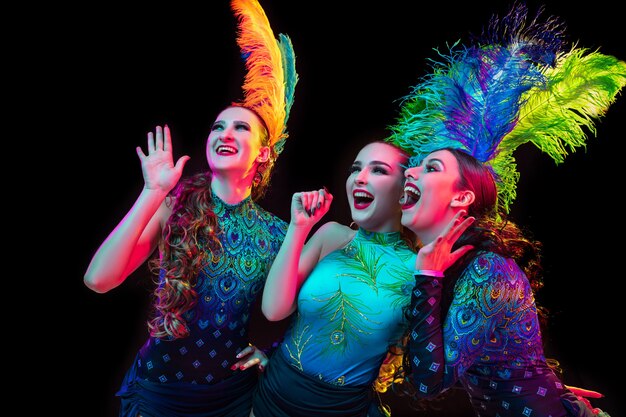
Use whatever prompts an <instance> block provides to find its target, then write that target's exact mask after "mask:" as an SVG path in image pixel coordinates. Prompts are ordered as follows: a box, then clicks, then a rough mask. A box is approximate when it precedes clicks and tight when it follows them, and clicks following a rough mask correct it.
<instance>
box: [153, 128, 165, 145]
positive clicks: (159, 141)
mask: <svg viewBox="0 0 626 417" xmlns="http://www.w3.org/2000/svg"><path fill="white" fill-rule="evenodd" d="M154 147H155V149H156V150H157V151H160V150H162V149H163V128H162V127H161V126H157V127H156V142H155V144H154Z"/></svg>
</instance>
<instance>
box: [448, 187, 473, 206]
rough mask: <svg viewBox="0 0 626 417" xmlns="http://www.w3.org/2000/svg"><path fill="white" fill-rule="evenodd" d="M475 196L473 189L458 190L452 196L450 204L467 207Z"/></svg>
mask: <svg viewBox="0 0 626 417" xmlns="http://www.w3.org/2000/svg"><path fill="white" fill-rule="evenodd" d="M475 198H476V196H475V195H474V192H473V191H470V190H464V191H459V192H457V193H456V195H455V196H454V197H453V198H452V201H451V202H450V206H452V207H463V208H467V207H469V206H471V205H472V203H473V202H474V199H475Z"/></svg>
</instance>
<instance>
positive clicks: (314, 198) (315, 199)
mask: <svg viewBox="0 0 626 417" xmlns="http://www.w3.org/2000/svg"><path fill="white" fill-rule="evenodd" d="M310 203H311V214H315V211H316V210H317V209H319V208H320V206H321V204H320V193H319V191H312V192H311V202H310Z"/></svg>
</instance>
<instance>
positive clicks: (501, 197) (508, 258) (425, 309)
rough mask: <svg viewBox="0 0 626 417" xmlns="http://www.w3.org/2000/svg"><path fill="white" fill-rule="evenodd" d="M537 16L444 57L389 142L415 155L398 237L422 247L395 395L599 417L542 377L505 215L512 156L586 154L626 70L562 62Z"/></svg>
mask: <svg viewBox="0 0 626 417" xmlns="http://www.w3.org/2000/svg"><path fill="white" fill-rule="evenodd" d="M541 13H542V10H540V11H539V13H538V14H537V16H536V17H535V18H534V19H532V20H530V21H529V20H528V19H527V8H526V7H525V5H523V4H515V5H514V6H513V8H512V9H511V11H510V12H509V13H508V14H507V15H506V16H505V17H504V18H502V19H498V18H493V19H492V21H491V22H490V25H489V27H488V30H486V31H485V32H484V33H483V37H481V38H480V39H478V40H476V41H475V42H474V43H473V44H472V45H469V46H463V45H459V44H456V45H454V46H453V47H452V48H451V51H450V53H449V54H445V55H444V54H441V57H442V58H443V59H442V62H439V63H435V64H434V65H433V71H432V72H431V73H430V74H429V75H428V76H426V77H424V78H423V79H422V80H421V82H420V83H419V84H418V85H416V86H415V87H414V88H413V90H412V92H411V94H410V95H409V96H407V97H405V99H404V101H403V105H402V109H401V112H400V117H399V118H398V121H397V123H396V124H395V125H394V126H392V128H391V130H392V135H391V137H390V138H389V140H390V141H392V142H393V143H395V144H397V145H399V146H401V147H403V148H404V149H406V150H407V151H408V152H409V153H410V154H411V155H412V160H411V163H410V167H409V168H408V169H407V170H406V173H405V177H406V184H405V195H404V201H403V215H402V224H403V225H404V226H406V227H408V228H409V229H411V230H412V231H413V232H415V233H416V235H417V237H418V239H419V240H420V243H421V248H420V251H419V253H418V257H417V261H416V272H415V279H416V287H415V289H414V292H413V297H412V302H411V306H410V308H409V309H408V310H407V316H408V317H409V319H410V320H411V329H410V332H409V337H408V341H409V342H408V354H407V355H406V360H405V362H404V364H403V368H402V370H401V372H400V373H399V374H398V375H399V377H400V380H404V382H405V384H403V385H401V387H403V390H404V391H410V392H411V393H412V394H413V395H415V396H416V397H418V398H432V397H435V396H437V395H438V394H440V393H441V392H443V391H446V390H447V389H449V388H450V387H452V386H453V385H454V384H455V383H457V382H460V384H461V385H462V386H463V388H464V389H465V390H466V392H467V393H468V395H469V397H470V401H471V403H472V406H473V408H474V410H475V411H476V413H477V414H479V415H481V416H548V415H550V416H586V415H593V414H594V411H592V410H591V408H590V407H588V406H587V405H585V403H584V402H583V401H582V400H581V399H579V398H577V397H576V396H575V395H574V393H573V392H572V390H570V389H568V388H567V387H566V386H565V385H563V383H562V382H561V381H560V379H559V377H558V376H557V375H556V374H555V371H554V370H553V368H551V367H550V366H548V363H547V362H548V361H547V360H546V358H545V356H544V351H543V346H542V338H541V331H540V319H539V311H538V310H539V309H538V308H537V306H536V304H535V299H534V292H535V290H537V289H538V288H540V287H541V284H542V283H541V280H540V276H539V274H540V272H541V268H540V263H539V249H540V245H539V243H538V242H536V241H533V240H531V239H528V238H527V237H525V236H524V235H523V233H522V231H521V230H520V228H519V227H517V226H516V225H515V224H514V223H512V222H511V221H507V219H506V215H507V213H508V211H509V207H510V204H511V203H512V202H513V200H514V198H515V187H516V183H517V180H518V177H519V173H518V172H517V171H516V166H515V159H514V157H513V151H514V150H515V149H516V148H517V147H518V146H519V145H521V144H523V143H526V142H531V143H533V144H535V145H536V146H538V147H539V148H540V149H541V150H542V151H544V152H546V153H547V154H548V155H550V157H552V158H553V159H554V160H555V162H557V163H559V162H561V161H562V160H563V158H564V157H565V156H566V155H567V153H568V151H571V150H573V149H575V148H576V147H579V146H583V145H584V141H585V139H586V134H585V130H584V129H587V130H591V131H592V132H593V131H594V125H593V122H594V119H597V118H599V117H600V116H602V115H603V114H604V113H605V112H606V110H607V109H608V107H609V106H610V104H612V103H613V101H614V100H615V98H616V96H617V94H618V93H619V91H620V89H621V88H622V87H623V86H624V85H625V84H626V63H624V62H623V61H620V60H618V59H616V58H615V57H612V56H607V55H603V54H600V53H598V52H597V51H594V52H590V51H587V50H585V49H583V48H576V47H572V48H571V49H566V48H565V42H564V41H563V30H562V29H563V25H562V24H561V23H560V22H559V20H558V19H556V18H554V17H549V18H547V19H543V18H542V17H541ZM444 271H445V277H444ZM596 412H597V410H596Z"/></svg>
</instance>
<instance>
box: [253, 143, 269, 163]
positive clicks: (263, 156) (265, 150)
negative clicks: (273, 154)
mask: <svg viewBox="0 0 626 417" xmlns="http://www.w3.org/2000/svg"><path fill="white" fill-rule="evenodd" d="M268 159H270V147H269V146H261V149H260V150H259V155H258V156H257V157H256V161H257V162H259V163H263V162H267V160H268Z"/></svg>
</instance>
